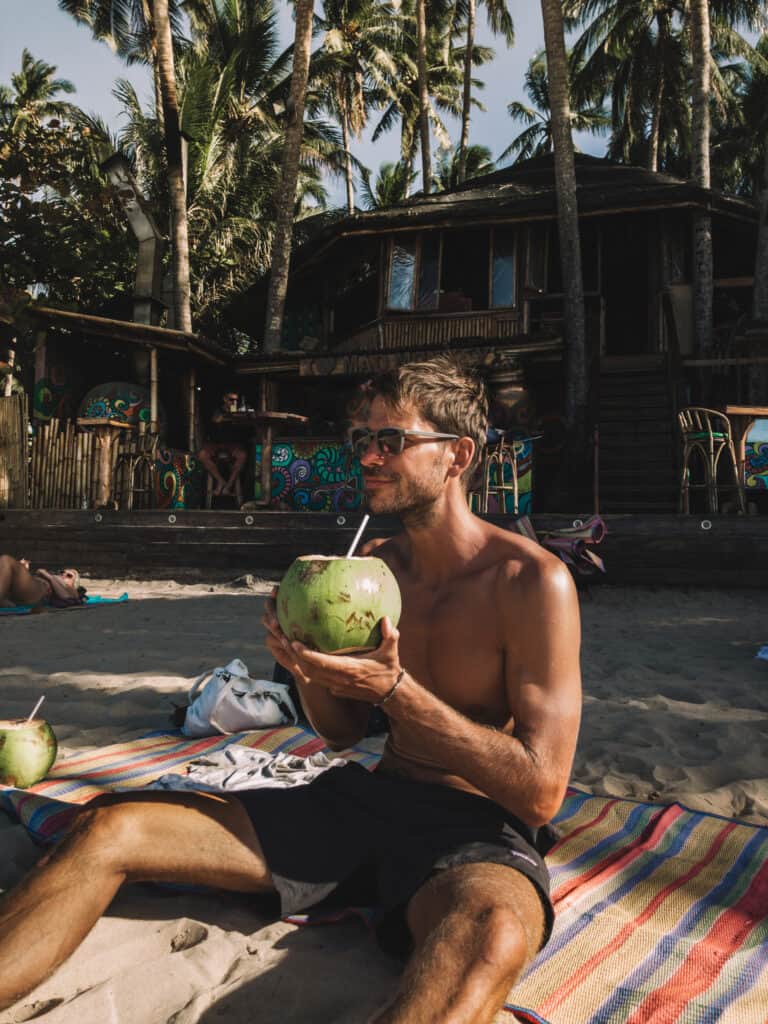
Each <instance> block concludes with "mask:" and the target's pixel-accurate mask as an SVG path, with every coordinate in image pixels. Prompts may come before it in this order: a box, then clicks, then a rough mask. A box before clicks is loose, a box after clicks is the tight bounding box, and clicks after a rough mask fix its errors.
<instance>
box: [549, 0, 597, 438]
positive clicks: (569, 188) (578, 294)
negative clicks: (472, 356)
mask: <svg viewBox="0 0 768 1024" xmlns="http://www.w3.org/2000/svg"><path fill="white" fill-rule="evenodd" d="M541 12H542V15H543V18H544V45H545V47H546V52H547V71H548V76H549V100H550V110H551V124H552V147H553V151H554V156H555V189H556V192H557V220H558V228H559V236H560V261H561V265H562V273H563V293H564V294H563V320H564V323H565V340H566V345H567V348H566V385H565V388H566V394H565V420H566V426H567V429H568V433H569V439H570V440H571V441H572V444H573V448H572V451H573V453H574V455H575V456H576V457H577V458H578V457H579V456H583V455H584V453H585V451H586V441H587V423H586V414H587V366H586V340H585V324H584V286H583V282H582V275H581V245H580V242H579V211H578V205H577V200H576V165H575V161H574V156H573V138H572V136H571V105H570V99H569V92H570V89H569V80H568V60H567V57H566V52H565V36H564V30H563V9H562V4H561V0H541Z"/></svg>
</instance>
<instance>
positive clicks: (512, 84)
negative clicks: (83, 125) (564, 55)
mask: <svg viewBox="0 0 768 1024" xmlns="http://www.w3.org/2000/svg"><path fill="white" fill-rule="evenodd" d="M318 3H319V0H318ZM281 6H282V15H281V28H282V34H283V37H284V41H285V43H286V44H287V43H288V42H289V41H290V38H291V34H292V24H291V15H290V13H289V12H288V8H287V5H286V4H282V5H281ZM510 6H511V10H512V14H513V17H514V19H515V33H516V37H517V42H516V43H515V46H514V47H513V48H512V49H511V50H508V49H506V47H505V45H504V43H503V41H502V40H493V39H492V37H491V36H490V33H489V31H488V29H487V26H486V25H485V17H484V13H483V8H482V7H481V8H480V12H479V32H478V37H479V41H480V42H481V43H483V44H485V45H490V46H493V47H494V49H495V50H496V58H495V59H494V60H493V62H492V63H491V64H489V65H486V67H484V68H482V69H480V70H479V72H478V77H479V78H481V79H482V80H483V81H484V82H485V83H486V84H485V89H484V90H483V91H482V93H480V94H479V95H478V98H479V99H480V100H481V102H482V103H483V104H484V105H485V107H486V108H487V110H486V112H484V113H483V112H479V111H476V112H474V113H473V121H472V132H471V141H472V142H477V143H481V144H483V145H485V146H488V147H489V149H490V150H491V152H492V154H493V155H494V157H496V156H498V155H499V153H501V152H502V151H503V150H504V149H505V148H506V146H507V145H508V144H509V142H510V141H511V140H512V138H513V137H514V135H515V134H516V133H517V131H519V130H520V128H516V127H515V125H514V123H513V122H512V120H511V119H510V118H509V116H508V114H507V103H509V102H510V100H513V99H521V100H524V99H525V97H524V95H523V92H522V84H523V75H524V73H525V69H526V66H527V64H528V60H529V58H530V57H531V56H532V55H533V53H534V52H535V51H536V50H537V49H540V48H541V46H542V44H543V39H544V33H543V28H542V25H541V11H540V7H539V4H538V3H521V2H519V0H511V2H510ZM0 11H1V12H2V25H3V27H2V32H1V33H0V82H5V83H8V82H9V81H10V76H11V74H12V73H13V72H14V71H15V70H17V69H18V67H19V65H20V61H21V51H22V49H23V48H24V47H26V48H27V49H28V50H30V51H31V53H32V54H33V56H34V57H36V58H38V59H41V60H45V61H47V62H48V63H50V64H55V65H56V66H57V67H58V74H59V76H60V77H62V78H68V79H69V80H70V81H72V82H73V83H74V85H75V86H76V88H77V92H76V93H75V95H74V96H73V97H72V99H73V100H74V101H75V102H76V103H77V104H78V105H79V106H81V107H83V108H84V109H85V110H87V111H89V112H95V113H98V114H100V115H101V116H102V117H103V118H104V119H105V120H106V121H107V122H108V123H109V124H110V126H111V127H112V128H113V129H116V128H118V127H119V125H120V119H119V106H118V104H117V101H116V100H115V99H114V97H113V96H112V95H111V91H112V86H113V83H114V81H115V79H117V78H120V77H123V78H128V79H129V80H130V81H131V82H132V83H133V84H134V86H135V87H136V89H137V91H138V93H139V96H142V97H146V98H147V99H148V100H149V99H150V98H151V96H150V94H151V83H150V76H149V73H148V71H147V69H146V68H142V67H139V66H133V67H128V66H127V65H126V64H125V63H124V62H123V61H121V60H120V59H119V58H118V57H116V56H115V55H114V54H113V53H112V52H111V51H110V50H109V48H108V47H107V46H106V44H104V43H99V42H96V41H94V40H93V39H92V38H91V36H90V33H89V32H88V30H87V29H86V28H85V27H83V26H80V25H77V24H76V23H75V21H74V20H73V19H72V18H71V17H69V15H67V14H64V13H63V12H62V11H60V10H59V8H58V5H57V3H56V0H0ZM448 129H449V132H450V134H451V137H452V139H453V140H454V141H456V140H457V139H458V135H459V124H458V122H449V123H448ZM367 136H368V137H364V138H363V139H362V140H356V141H355V142H354V145H353V151H354V153H355V155H356V156H357V157H358V159H359V160H361V161H362V163H363V164H365V165H367V166H368V167H371V168H372V169H373V170H374V171H375V170H376V169H378V167H379V165H380V164H381V163H383V162H384V161H385V160H397V158H398V132H397V130H396V129H395V130H394V131H392V132H390V133H389V135H387V136H384V137H383V138H382V139H380V140H379V141H378V142H377V143H376V144H375V145H374V144H373V143H372V142H371V141H370V137H369V136H370V132H368V133H367ZM580 144H581V148H582V149H584V150H585V151H586V152H593V153H599V152H602V150H603V147H604V143H603V140H602V139H592V138H590V137H586V138H585V139H583V140H580ZM328 185H329V190H330V193H331V195H330V200H331V202H336V203H341V202H343V186H342V183H341V182H329V183H328Z"/></svg>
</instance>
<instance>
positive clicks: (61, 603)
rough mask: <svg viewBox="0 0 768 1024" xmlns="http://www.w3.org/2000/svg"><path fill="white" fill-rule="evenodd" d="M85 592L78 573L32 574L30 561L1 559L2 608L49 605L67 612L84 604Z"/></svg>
mask: <svg viewBox="0 0 768 1024" xmlns="http://www.w3.org/2000/svg"><path fill="white" fill-rule="evenodd" d="M84 600H85V588H84V587H81V586H80V573H79V572H78V571H77V569H62V571H61V572H58V573H54V572H49V571H48V570H47V569H35V571H34V572H30V571H29V562H28V561H27V560H26V558H21V559H17V558H13V557H12V556H11V555H0V606H2V605H4V604H6V605H7V604H8V603H11V604H16V605H31V606H32V607H33V608H35V607H37V606H38V605H48V606H50V607H52V608H66V607H68V606H69V605H74V604H82V603H83V602H84Z"/></svg>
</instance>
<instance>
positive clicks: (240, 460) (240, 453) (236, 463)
mask: <svg viewBox="0 0 768 1024" xmlns="http://www.w3.org/2000/svg"><path fill="white" fill-rule="evenodd" d="M247 458H248V452H247V451H246V450H245V449H244V448H235V449H234V451H233V452H232V454H231V459H232V469H231V471H230V474H229V479H228V480H227V482H226V484H225V485H224V492H223V493H224V494H232V488H233V487H234V485H235V480H237V478H238V477H239V476H240V474H241V473H242V471H243V466H244V465H245V462H246V459H247Z"/></svg>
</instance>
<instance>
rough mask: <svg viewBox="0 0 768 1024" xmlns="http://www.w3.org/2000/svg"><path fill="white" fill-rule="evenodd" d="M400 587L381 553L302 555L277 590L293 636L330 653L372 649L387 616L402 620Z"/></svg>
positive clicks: (280, 613)
mask: <svg viewBox="0 0 768 1024" xmlns="http://www.w3.org/2000/svg"><path fill="white" fill-rule="evenodd" d="M400 609H401V601H400V588H399V587H398V585H397V580H396V579H395V577H394V576H393V575H392V571H391V570H390V568H389V566H388V565H387V564H386V563H385V562H382V560H381V559H380V558H334V557H327V556H325V555H302V556H301V557H300V558H297V559H296V561H295V562H294V563H293V564H292V565H291V566H290V568H289V569H288V571H287V572H286V574H285V576H284V577H283V580H282V582H281V584H280V589H279V591H278V594H277V619H278V622H279V623H280V628H281V629H282V631H283V632H284V633H285V635H286V636H287V637H288V638H289V639H290V640H299V641H301V643H303V644H306V645H307V647H312V648H314V650H317V651H323V652H325V653H326V654H351V653H352V652H354V651H371V650H373V649H374V648H376V647H378V646H379V644H380V643H381V625H380V623H381V620H382V618H383V617H384V616H385V615H386V616H388V618H389V619H390V620H391V622H392V624H393V625H394V626H396V625H397V623H398V622H399V621H400Z"/></svg>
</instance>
